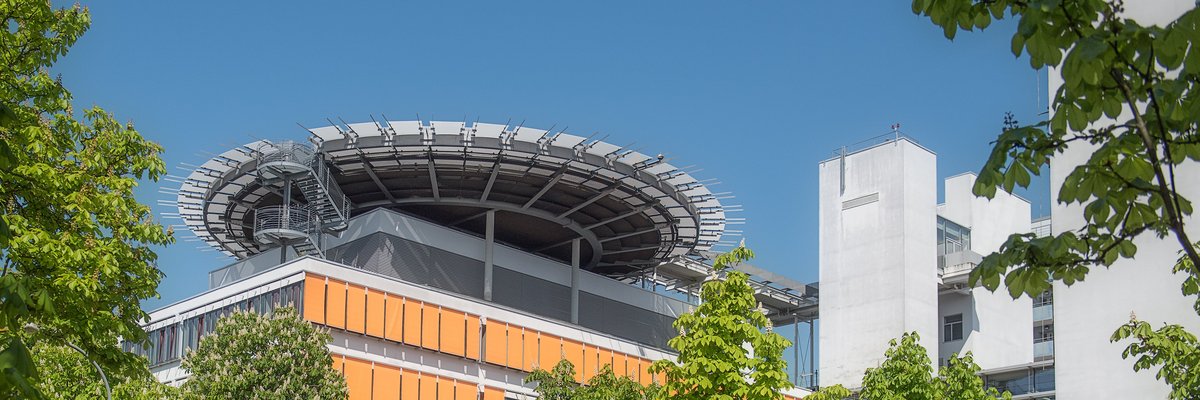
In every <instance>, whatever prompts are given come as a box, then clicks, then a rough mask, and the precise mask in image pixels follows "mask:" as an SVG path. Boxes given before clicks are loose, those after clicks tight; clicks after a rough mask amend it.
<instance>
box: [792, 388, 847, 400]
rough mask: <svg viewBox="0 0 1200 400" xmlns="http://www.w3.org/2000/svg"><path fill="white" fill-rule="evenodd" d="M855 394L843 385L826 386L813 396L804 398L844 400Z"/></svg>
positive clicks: (805, 399) (806, 399)
mask: <svg viewBox="0 0 1200 400" xmlns="http://www.w3.org/2000/svg"><path fill="white" fill-rule="evenodd" d="M851 394H853V393H851V392H850V389H846V388H845V387H844V386H842V385H833V386H826V387H823V388H820V389H818V390H817V391H816V392H813V394H810V395H808V396H804V400H842V399H846V398H849V397H850V395H851Z"/></svg>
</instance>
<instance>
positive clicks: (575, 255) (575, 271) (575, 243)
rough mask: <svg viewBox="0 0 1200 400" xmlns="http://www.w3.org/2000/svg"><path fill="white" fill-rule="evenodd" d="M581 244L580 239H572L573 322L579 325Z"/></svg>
mask: <svg viewBox="0 0 1200 400" xmlns="http://www.w3.org/2000/svg"><path fill="white" fill-rule="evenodd" d="M579 245H580V239H575V240H572V241H571V323H572V324H575V325H579Z"/></svg>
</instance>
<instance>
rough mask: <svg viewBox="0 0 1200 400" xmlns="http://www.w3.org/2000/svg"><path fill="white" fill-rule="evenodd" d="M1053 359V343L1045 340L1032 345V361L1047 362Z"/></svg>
mask: <svg viewBox="0 0 1200 400" xmlns="http://www.w3.org/2000/svg"><path fill="white" fill-rule="evenodd" d="M1053 358H1054V341H1053V340H1047V341H1045V342H1041V343H1034V344H1033V359H1034V361H1042V360H1049V359H1053Z"/></svg>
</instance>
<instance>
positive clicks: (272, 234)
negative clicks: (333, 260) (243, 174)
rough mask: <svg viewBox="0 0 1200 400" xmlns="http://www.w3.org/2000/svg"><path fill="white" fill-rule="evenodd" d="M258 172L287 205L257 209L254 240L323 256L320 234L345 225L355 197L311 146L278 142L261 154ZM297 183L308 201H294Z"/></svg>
mask: <svg viewBox="0 0 1200 400" xmlns="http://www.w3.org/2000/svg"><path fill="white" fill-rule="evenodd" d="M256 172H257V175H258V180H259V182H261V183H262V184H263V186H270V187H275V188H277V189H279V190H280V195H281V196H282V197H283V204H281V205H275V206H267V207H260V208H258V209H256V210H254V211H255V215H254V238H255V240H256V241H258V242H259V243H263V244H271V245H277V246H281V247H286V246H292V248H293V249H295V250H296V253H297V254H300V255H314V256H317V257H324V251H323V249H321V242H320V239H321V235H322V234H325V233H334V232H340V231H342V230H344V229H346V227H347V221H348V220H349V217H350V214H349V213H350V199H349V198H348V197H346V195H345V194H344V193H342V189H341V187H339V186H338V184H337V181H335V180H334V179H333V176H332V174H330V171H329V166H328V165H326V164H325V159H324V158H323V157H321V155H320V153H317V152H314V151H313V149H312V148H311V147H309V146H307V145H303V144H299V143H295V142H280V143H273V144H272V145H271V147H270V148H269V149H266V150H265V151H263V152H262V153H261V154H260V156H259V157H258V168H257V169H256ZM293 186H295V187H298V188H299V189H300V192H301V194H302V195H303V197H304V200H305V201H306V204H295V203H293V202H292V187H293ZM285 257H286V252H281V254H280V259H281V261H282V260H283V259H284V258H285Z"/></svg>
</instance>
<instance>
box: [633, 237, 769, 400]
mask: <svg viewBox="0 0 1200 400" xmlns="http://www.w3.org/2000/svg"><path fill="white" fill-rule="evenodd" d="M753 257H754V252H752V251H750V249H748V248H746V247H745V246H738V247H737V248H736V249H733V250H732V251H730V252H729V253H725V254H722V255H720V256H718V257H717V259H716V260H715V262H714V263H713V269H714V274H722V273H723V274H724V275H725V279H716V278H715V276H714V278H713V279H709V280H708V281H707V282H705V283H704V285H703V286H702V287H701V289H700V305H699V306H697V307H696V309H695V310H694V311H692V312H690V313H686V314H683V315H681V316H680V317H679V319H677V320H676V321H675V329H678V330H679V336H677V337H675V338H672V339H671V340H670V341H669V342H668V344H669V345H670V346H671V348H673V349H675V350H676V351H677V352H679V356H678V357H677V359H676V361H674V362H672V361H670V360H659V361H655V362H654V364H652V365H651V368H650V370H651V372H652V373H660V372H662V373H666V376H667V378H666V382H665V384H664V385H663V392H664V393H671V398H672V399H704V400H709V399H724V400H732V399H746V400H757V399H781V398H783V394H782V393H781V392H780V391H781V390H784V389H787V388H790V387H792V384H791V382H789V381H788V380H787V372H786V368H787V365H786V363H785V362H784V360H783V349H784V348H786V347H787V346H790V345H791V343H790V342H788V340H787V339H784V338H783V336H780V335H779V334H777V333H774V332H771V322H770V320H768V319H767V317H766V315H764V313H763V312H762V310H761V306H759V305H758V303H757V301H756V300H755V299H754V289H753V288H751V287H750V285H749V283H748V279H749V277H748V276H746V274H744V273H741V272H738V271H734V270H730V269H729V268H730V267H732V266H733V265H735V264H737V263H740V262H743V261H746V260H749V259H750V258H753ZM751 349H752V352H751Z"/></svg>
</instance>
